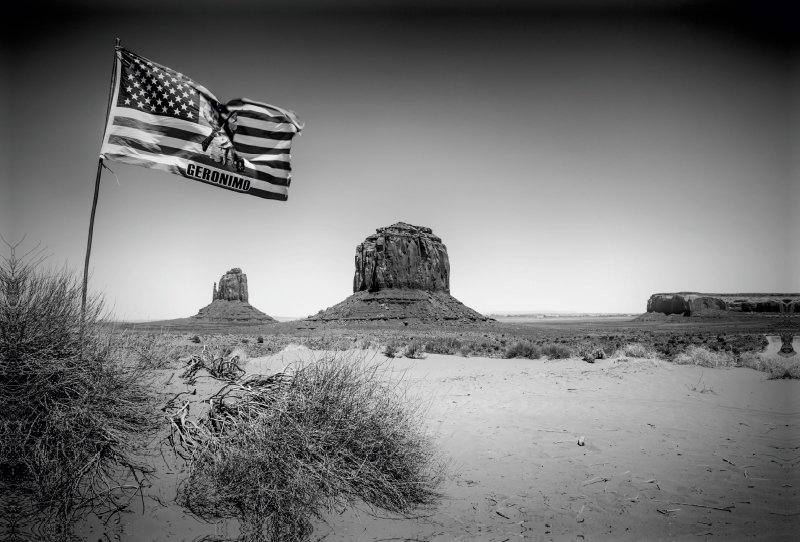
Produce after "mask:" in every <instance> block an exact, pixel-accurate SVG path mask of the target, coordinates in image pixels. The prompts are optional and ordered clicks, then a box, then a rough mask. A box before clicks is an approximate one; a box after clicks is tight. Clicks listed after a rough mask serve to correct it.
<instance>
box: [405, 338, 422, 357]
mask: <svg viewBox="0 0 800 542" xmlns="http://www.w3.org/2000/svg"><path fill="white" fill-rule="evenodd" d="M405 356H406V357H407V358H409V359H423V358H425V345H424V344H423V343H422V341H420V340H418V339H412V340H411V342H409V343H408V344H407V345H406V349H405Z"/></svg>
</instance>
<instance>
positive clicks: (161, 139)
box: [111, 126, 203, 154]
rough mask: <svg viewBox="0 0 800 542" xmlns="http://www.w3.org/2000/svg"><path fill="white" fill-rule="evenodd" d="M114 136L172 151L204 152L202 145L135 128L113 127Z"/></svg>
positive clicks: (112, 133)
mask: <svg viewBox="0 0 800 542" xmlns="http://www.w3.org/2000/svg"><path fill="white" fill-rule="evenodd" d="M111 135H112V136H121V137H125V138H133V139H136V140H138V141H139V142H141V143H142V144H145V145H152V146H154V147H156V148H157V147H159V146H162V147H170V148H172V149H183V150H187V151H191V152H193V153H195V154H201V153H202V152H203V150H202V147H200V143H195V142H192V141H184V140H183V139H175V138H174V137H168V136H163V135H160V134H153V133H150V132H145V131H142V130H137V129H135V128H128V127H127V126H112V127H111Z"/></svg>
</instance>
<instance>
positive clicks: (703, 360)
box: [672, 345, 738, 367]
mask: <svg viewBox="0 0 800 542" xmlns="http://www.w3.org/2000/svg"><path fill="white" fill-rule="evenodd" d="M672 362H673V363H675V364H677V365H699V366H701V367H736V366H737V365H738V363H737V361H736V356H734V355H733V354H731V353H730V352H726V351H724V350H718V351H713V350H709V349H708V348H706V347H704V346H695V345H691V346H689V347H688V348H687V349H686V350H685V351H684V352H681V353H680V354H678V355H676V356H675V357H674V358H672Z"/></svg>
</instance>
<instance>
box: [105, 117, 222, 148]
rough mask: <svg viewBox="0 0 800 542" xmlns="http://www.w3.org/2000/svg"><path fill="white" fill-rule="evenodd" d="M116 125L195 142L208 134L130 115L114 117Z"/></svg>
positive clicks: (200, 140)
mask: <svg viewBox="0 0 800 542" xmlns="http://www.w3.org/2000/svg"><path fill="white" fill-rule="evenodd" d="M114 126H124V127H126V128H135V129H137V130H142V131H145V132H149V133H151V134H161V135H164V136H167V137H172V138H175V139H182V140H184V141H191V142H194V143H202V142H203V140H204V139H205V138H206V136H208V134H199V133H197V132H189V131H187V130H183V129H181V128H175V127H172V126H163V125H161V124H151V123H149V122H143V121H141V120H138V119H134V118H130V117H114Z"/></svg>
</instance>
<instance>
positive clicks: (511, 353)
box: [503, 341, 542, 359]
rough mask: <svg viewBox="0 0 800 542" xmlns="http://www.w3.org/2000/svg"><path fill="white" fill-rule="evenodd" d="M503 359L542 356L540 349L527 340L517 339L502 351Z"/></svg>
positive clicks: (537, 357)
mask: <svg viewBox="0 0 800 542" xmlns="http://www.w3.org/2000/svg"><path fill="white" fill-rule="evenodd" d="M503 357H504V358H505V359H514V358H526V359H539V358H540V357H542V351H541V349H540V348H539V347H538V346H536V345H535V344H533V343H531V342H529V341H517V342H515V343H514V344H512V345H511V346H509V347H508V348H506V350H505V352H504V353H503Z"/></svg>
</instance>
